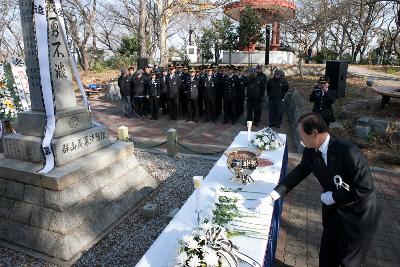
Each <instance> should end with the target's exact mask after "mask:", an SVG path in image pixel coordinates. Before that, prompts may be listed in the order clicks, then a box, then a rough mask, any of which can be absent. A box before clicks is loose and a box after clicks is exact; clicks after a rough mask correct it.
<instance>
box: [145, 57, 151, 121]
mask: <svg viewBox="0 0 400 267" xmlns="http://www.w3.org/2000/svg"><path fill="white" fill-rule="evenodd" d="M152 70H153V65H152V64H148V65H147V66H146V67H144V72H143V78H144V80H145V83H146V85H147V84H148V83H149V82H150V79H151V75H150V73H151V71H152ZM143 110H144V115H145V116H146V115H147V114H148V113H150V103H149V100H148V99H147V98H146V97H145V98H144V100H143Z"/></svg>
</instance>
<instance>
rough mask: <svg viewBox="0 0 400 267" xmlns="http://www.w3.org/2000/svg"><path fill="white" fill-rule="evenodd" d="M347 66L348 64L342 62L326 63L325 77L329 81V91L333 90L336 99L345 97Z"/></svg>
mask: <svg viewBox="0 0 400 267" xmlns="http://www.w3.org/2000/svg"><path fill="white" fill-rule="evenodd" d="M348 66H349V62H348V61H344V60H329V61H326V69H325V76H328V77H329V79H330V80H331V82H330V83H329V90H335V91H336V96H337V97H344V95H345V90H346V80H347V68H348Z"/></svg>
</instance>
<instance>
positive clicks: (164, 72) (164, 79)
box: [160, 68, 168, 115]
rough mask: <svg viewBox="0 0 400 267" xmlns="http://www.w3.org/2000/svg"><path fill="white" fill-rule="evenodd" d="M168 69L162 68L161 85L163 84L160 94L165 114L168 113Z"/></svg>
mask: <svg viewBox="0 0 400 267" xmlns="http://www.w3.org/2000/svg"><path fill="white" fill-rule="evenodd" d="M167 75H168V72H167V69H165V68H164V69H162V70H161V77H160V86H161V95H160V106H161V110H162V113H163V115H166V114H168V95H167Z"/></svg>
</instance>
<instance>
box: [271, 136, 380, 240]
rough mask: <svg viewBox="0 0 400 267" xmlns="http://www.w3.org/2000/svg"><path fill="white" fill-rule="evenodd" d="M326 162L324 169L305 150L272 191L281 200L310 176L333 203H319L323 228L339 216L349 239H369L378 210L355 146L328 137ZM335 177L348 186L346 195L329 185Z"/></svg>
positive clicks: (364, 163)
mask: <svg viewBox="0 0 400 267" xmlns="http://www.w3.org/2000/svg"><path fill="white" fill-rule="evenodd" d="M321 160H322V159H321ZM327 161H328V166H327V167H326V166H325V165H324V163H322V165H321V163H318V156H317V153H316V151H315V149H310V148H305V149H304V153H303V158H302V160H301V162H300V164H299V165H298V166H297V167H296V168H295V169H294V170H293V171H292V172H290V173H289V174H288V175H287V177H286V178H285V179H284V180H283V181H282V182H281V183H279V184H278V185H277V186H276V188H275V190H276V191H277V192H278V193H280V194H281V196H283V195H285V194H286V193H288V192H289V191H290V190H292V189H293V188H294V187H295V186H296V185H297V184H299V183H300V182H301V181H303V180H304V179H305V178H306V177H307V176H308V175H309V174H310V173H311V172H312V173H313V174H314V175H315V177H316V178H317V179H318V181H319V183H320V184H321V186H322V189H323V191H324V192H326V191H332V192H333V193H332V197H333V199H334V200H335V202H336V203H335V204H333V205H329V206H328V205H325V204H323V203H322V223H323V225H324V227H326V226H327V225H329V220H331V219H332V216H339V220H340V221H341V222H342V224H343V227H344V229H345V234H347V236H348V237H349V238H352V239H363V238H366V237H368V236H371V235H373V234H374V232H375V230H376V227H377V225H378V218H379V209H378V208H377V203H376V193H375V189H374V183H373V179H372V175H371V172H370V169H369V166H368V161H367V159H366V158H365V157H364V155H363V154H362V152H361V150H360V149H359V148H358V147H357V146H355V145H353V144H352V143H349V142H346V141H344V140H340V139H338V138H335V137H334V136H331V139H330V141H329V146H328V156H327ZM335 175H340V176H341V177H342V179H343V182H345V183H347V184H348V185H349V186H350V191H347V190H345V189H344V188H340V189H339V190H338V189H337V188H336V186H335V183H334V181H333V177H334V176H335ZM332 214H333V215H332ZM336 214H337V215H336Z"/></svg>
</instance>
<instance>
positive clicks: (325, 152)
mask: <svg viewBox="0 0 400 267" xmlns="http://www.w3.org/2000/svg"><path fill="white" fill-rule="evenodd" d="M330 139H331V136H330V135H329V134H328V136H327V137H326V139H325V141H324V142H323V143H322V145H321V146H320V147H319V148H318V150H319V151H321V154H322V158H323V159H324V162H325V166H328V146H329V140H330Z"/></svg>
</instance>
